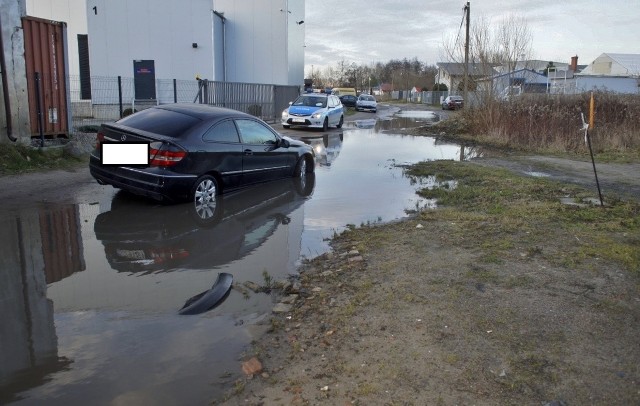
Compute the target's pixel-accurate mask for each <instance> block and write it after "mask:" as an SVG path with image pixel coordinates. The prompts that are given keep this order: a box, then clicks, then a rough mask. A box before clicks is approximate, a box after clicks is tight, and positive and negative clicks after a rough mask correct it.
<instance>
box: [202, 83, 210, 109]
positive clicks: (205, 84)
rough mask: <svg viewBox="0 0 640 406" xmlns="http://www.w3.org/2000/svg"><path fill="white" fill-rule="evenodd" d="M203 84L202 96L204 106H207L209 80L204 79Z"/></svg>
mask: <svg viewBox="0 0 640 406" xmlns="http://www.w3.org/2000/svg"><path fill="white" fill-rule="evenodd" d="M203 83H204V92H203V93H204V94H203V97H202V98H203V99H204V104H209V79H204V81H203Z"/></svg>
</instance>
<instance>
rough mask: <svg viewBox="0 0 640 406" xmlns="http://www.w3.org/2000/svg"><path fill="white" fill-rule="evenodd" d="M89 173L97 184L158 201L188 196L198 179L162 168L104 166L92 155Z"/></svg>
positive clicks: (194, 176) (181, 198) (174, 199)
mask: <svg viewBox="0 0 640 406" xmlns="http://www.w3.org/2000/svg"><path fill="white" fill-rule="evenodd" d="M89 172H90V173H91V176H93V177H94V178H95V179H96V180H97V181H98V182H100V183H103V184H108V185H112V186H114V187H116V188H119V189H123V190H126V191H128V192H131V193H134V194H137V195H141V196H147V197H151V198H153V199H156V200H161V201H166V200H169V201H179V200H184V199H187V198H188V197H189V193H190V192H191V188H192V187H193V184H194V182H195V181H196V178H197V176H196V175H184V174H178V173H173V172H170V171H168V170H166V169H162V168H130V167H125V166H104V165H102V164H101V163H100V159H99V158H98V157H96V156H94V155H91V159H90V161H89Z"/></svg>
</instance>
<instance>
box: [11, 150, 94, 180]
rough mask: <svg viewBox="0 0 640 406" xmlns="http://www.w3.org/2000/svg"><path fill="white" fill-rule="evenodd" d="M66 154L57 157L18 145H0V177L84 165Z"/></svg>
mask: <svg viewBox="0 0 640 406" xmlns="http://www.w3.org/2000/svg"><path fill="white" fill-rule="evenodd" d="M84 162H85V160H84V159H81V158H76V157H74V156H72V155H70V154H67V153H66V152H63V153H62V154H61V155H59V156H57V155H54V154H48V153H45V152H43V151H41V150H39V149H35V148H31V147H28V146H25V145H19V144H6V143H0V175H8V174H16V173H24V172H32V171H37V170H43V169H67V168H72V167H75V166H78V165H80V164H82V163H84Z"/></svg>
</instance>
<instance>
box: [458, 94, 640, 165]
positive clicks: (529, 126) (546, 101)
mask: <svg viewBox="0 0 640 406" xmlns="http://www.w3.org/2000/svg"><path fill="white" fill-rule="evenodd" d="M594 98H595V125H594V128H593V129H591V130H590V135H591V141H592V145H593V148H594V151H595V152H597V153H600V154H603V155H608V154H610V153H615V154H618V153H620V152H624V155H625V156H626V157H627V158H631V159H636V160H637V159H638V158H639V157H640V96H638V95H623V94H614V93H607V92H596V93H595V96H594ZM589 99H590V94H588V93H585V94H580V95H556V96H545V95H531V96H529V97H521V98H516V99H513V100H512V101H510V102H508V103H506V102H488V103H485V104H483V105H482V106H480V107H478V108H474V109H469V110H464V111H463V112H462V117H461V121H463V122H464V123H465V124H464V129H465V130H466V132H468V133H469V134H471V135H473V136H474V137H476V138H477V139H478V140H483V141H489V142H490V143H492V144H496V145H504V146H508V147H512V148H516V149H530V150H538V151H547V152H550V151H551V152H569V153H577V154H584V153H586V152H587V149H586V146H585V143H584V140H583V137H582V136H581V131H580V129H581V127H582V120H581V116H580V113H584V114H585V117H586V116H587V115H588V111H589ZM458 126H460V125H458Z"/></svg>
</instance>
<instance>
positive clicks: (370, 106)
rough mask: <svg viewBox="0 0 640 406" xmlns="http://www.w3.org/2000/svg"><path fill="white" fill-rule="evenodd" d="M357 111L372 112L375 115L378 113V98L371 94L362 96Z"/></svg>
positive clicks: (359, 98)
mask: <svg viewBox="0 0 640 406" xmlns="http://www.w3.org/2000/svg"><path fill="white" fill-rule="evenodd" d="M356 110H358V111H371V112H373V113H375V112H376V111H378V102H377V101H376V98H375V97H373V96H371V95H370V94H361V95H360V96H358V100H357V101H356Z"/></svg>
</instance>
